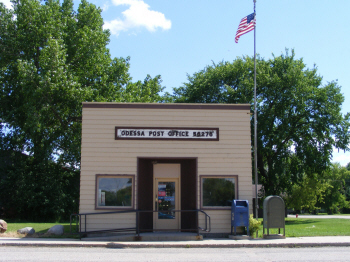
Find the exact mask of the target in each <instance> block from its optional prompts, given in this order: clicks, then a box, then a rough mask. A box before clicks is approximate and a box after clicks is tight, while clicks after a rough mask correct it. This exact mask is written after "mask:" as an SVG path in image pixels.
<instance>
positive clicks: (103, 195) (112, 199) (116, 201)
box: [96, 175, 134, 209]
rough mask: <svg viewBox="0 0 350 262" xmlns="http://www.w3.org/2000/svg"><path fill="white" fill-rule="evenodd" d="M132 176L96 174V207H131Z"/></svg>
mask: <svg viewBox="0 0 350 262" xmlns="http://www.w3.org/2000/svg"><path fill="white" fill-rule="evenodd" d="M133 185H134V176H128V175H96V188H97V190H96V208H97V209H100V208H102V209H125V208H133V201H134V200H133V191H134V190H133Z"/></svg>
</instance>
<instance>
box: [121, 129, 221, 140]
mask: <svg viewBox="0 0 350 262" xmlns="http://www.w3.org/2000/svg"><path fill="white" fill-rule="evenodd" d="M115 139H116V140H118V139H133V140H139V139H164V140H207V141H218V140H219V128H170V127H169V128H153V127H115Z"/></svg>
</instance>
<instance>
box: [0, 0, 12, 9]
mask: <svg viewBox="0 0 350 262" xmlns="http://www.w3.org/2000/svg"><path fill="white" fill-rule="evenodd" d="M0 2H1V3H3V4H4V5H5V6H6V8H7V9H12V3H11V2H10V0H1V1H0Z"/></svg>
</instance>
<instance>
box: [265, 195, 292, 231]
mask: <svg viewBox="0 0 350 262" xmlns="http://www.w3.org/2000/svg"><path fill="white" fill-rule="evenodd" d="M263 214H264V222H263V235H264V238H285V236H286V230H285V221H284V217H285V205H284V201H283V199H282V198H281V197H279V196H268V197H267V198H266V199H265V200H264V205H263ZM265 228H266V229H267V235H265ZM270 228H278V235H270V233H269V229H270ZM281 228H283V235H280V233H281V231H280V230H281Z"/></svg>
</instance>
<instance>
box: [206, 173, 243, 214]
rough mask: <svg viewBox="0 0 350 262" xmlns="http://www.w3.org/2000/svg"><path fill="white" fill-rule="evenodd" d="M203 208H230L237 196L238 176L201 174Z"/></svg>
mask: <svg viewBox="0 0 350 262" xmlns="http://www.w3.org/2000/svg"><path fill="white" fill-rule="evenodd" d="M201 190H202V194H201V197H202V199H201V205H202V208H225V209H226V208H229V207H231V204H232V200H233V199H236V198H237V195H238V194H237V176H201Z"/></svg>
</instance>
